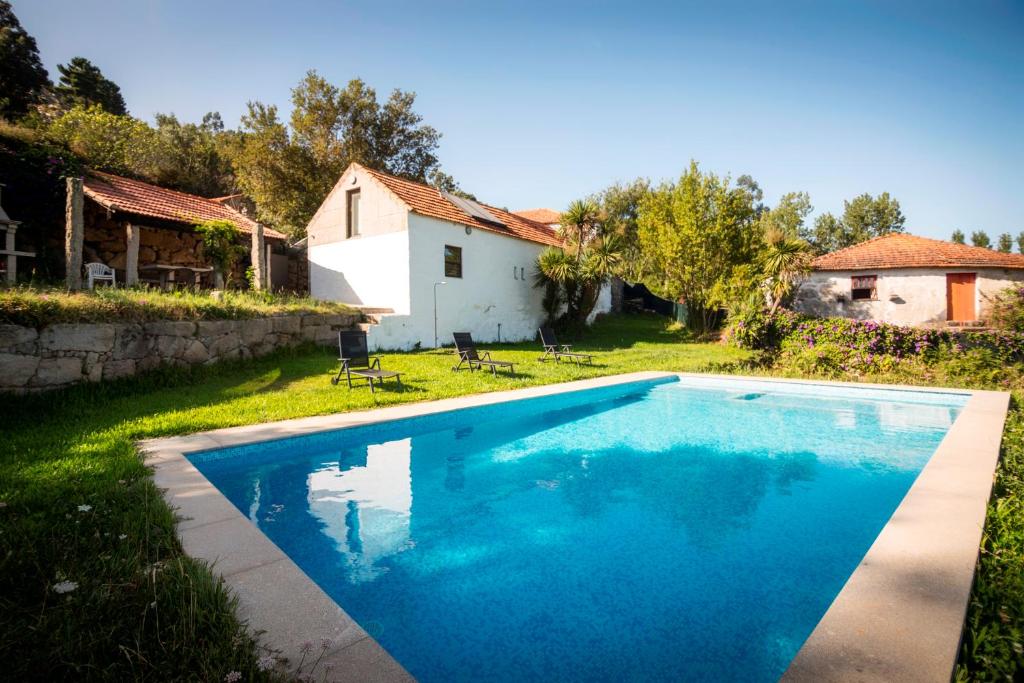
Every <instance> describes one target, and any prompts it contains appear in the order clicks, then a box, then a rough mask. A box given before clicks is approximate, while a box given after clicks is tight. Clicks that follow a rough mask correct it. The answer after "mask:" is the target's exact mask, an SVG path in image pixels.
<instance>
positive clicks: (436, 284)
mask: <svg viewBox="0 0 1024 683" xmlns="http://www.w3.org/2000/svg"><path fill="white" fill-rule="evenodd" d="M446 284H448V283H447V282H444V281H441V282H435V283H434V348H435V349H436V348H437V286H438V285H446Z"/></svg>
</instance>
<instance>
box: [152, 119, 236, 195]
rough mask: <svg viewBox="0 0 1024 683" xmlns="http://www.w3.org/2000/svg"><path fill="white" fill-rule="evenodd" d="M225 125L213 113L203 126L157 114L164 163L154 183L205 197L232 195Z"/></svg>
mask: <svg viewBox="0 0 1024 683" xmlns="http://www.w3.org/2000/svg"><path fill="white" fill-rule="evenodd" d="M224 136H225V133H224V122H223V121H222V120H221V118H220V114H218V113H217V112H210V113H208V114H206V115H205V116H204V117H203V120H202V122H201V123H198V124H196V123H182V122H181V121H179V120H178V118H177V117H176V116H175V115H174V114H157V115H156V138H157V142H158V144H159V146H160V150H159V152H160V161H159V163H158V165H157V169H156V175H155V177H154V178H153V181H154V182H156V183H157V184H158V185H163V186H165V187H173V188H175V189H178V190H181V191H183V192H191V193H192V194H197V195H200V196H202V197H215V196H220V195H226V194H230V193H231V192H232V191H233V190H234V174H233V172H232V169H231V164H230V162H229V161H228V160H227V158H226V157H225V155H224V154H222V147H223V146H224V144H225V142H224V140H223V138H224Z"/></svg>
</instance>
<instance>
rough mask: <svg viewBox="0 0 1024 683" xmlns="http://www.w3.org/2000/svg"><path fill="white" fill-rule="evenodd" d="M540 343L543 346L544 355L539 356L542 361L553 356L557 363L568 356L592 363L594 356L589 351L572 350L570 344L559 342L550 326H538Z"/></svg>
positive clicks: (578, 360)
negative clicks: (577, 351)
mask: <svg viewBox="0 0 1024 683" xmlns="http://www.w3.org/2000/svg"><path fill="white" fill-rule="evenodd" d="M540 343H541V345H542V346H543V347H544V355H543V356H541V357H540V360H542V361H545V360H547V359H549V358H554V359H555V362H556V363H557V362H558V361H560V360H561V359H563V358H569V359H571V360H574V361H576V362H577V363H580V364H582V363H583V361H584V360H585V361H586V362H587V363H589V364H591V365H593V364H594V357H593V356H591V355H590V354H589V353H576V352H575V351H573V350H572V344H559V343H558V338H557V337H556V336H555V331H554V330H552V329H551V328H550V327H542V328H540Z"/></svg>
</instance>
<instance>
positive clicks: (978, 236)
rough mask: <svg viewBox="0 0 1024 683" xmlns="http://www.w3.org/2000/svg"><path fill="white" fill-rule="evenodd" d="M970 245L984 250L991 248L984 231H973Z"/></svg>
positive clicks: (989, 240) (990, 241)
mask: <svg viewBox="0 0 1024 683" xmlns="http://www.w3.org/2000/svg"><path fill="white" fill-rule="evenodd" d="M971 244H973V245H974V246H976V247H984V248H986V249H991V248H992V240H991V239H989V236H988V233H987V232H985V231H984V230H975V231H974V232H972V233H971Z"/></svg>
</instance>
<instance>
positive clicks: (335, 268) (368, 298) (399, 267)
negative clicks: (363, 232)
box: [307, 232, 410, 314]
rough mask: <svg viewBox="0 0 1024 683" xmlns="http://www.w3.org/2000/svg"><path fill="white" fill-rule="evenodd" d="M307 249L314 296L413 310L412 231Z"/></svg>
mask: <svg viewBox="0 0 1024 683" xmlns="http://www.w3.org/2000/svg"><path fill="white" fill-rule="evenodd" d="M307 253H308V256H309V293H310V296H312V297H313V298H314V299H324V300H327V301H341V302H342V303H346V304H354V305H357V306H372V307H380V308H391V309H393V310H394V311H395V313H396V314H403V313H409V312H410V301H409V233H408V232H392V233H387V234H384V235H374V236H370V237H359V238H354V239H350V240H342V241H340V242H331V243H329V244H322V245H319V246H310V247H309V249H308V252H307Z"/></svg>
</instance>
